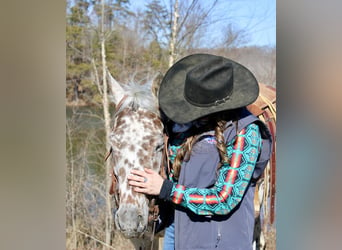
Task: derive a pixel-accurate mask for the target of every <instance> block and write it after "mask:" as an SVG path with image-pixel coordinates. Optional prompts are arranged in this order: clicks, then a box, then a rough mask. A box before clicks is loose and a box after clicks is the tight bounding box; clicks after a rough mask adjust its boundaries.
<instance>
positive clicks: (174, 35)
mask: <svg viewBox="0 0 342 250" xmlns="http://www.w3.org/2000/svg"><path fill="white" fill-rule="evenodd" d="M178 18H179V13H178V0H175V4H174V12H173V22H172V27H171V38H170V44H169V53H170V54H169V67H171V66H172V65H173V64H174V62H175V57H176V52H175V46H176V38H177V26H178Z"/></svg>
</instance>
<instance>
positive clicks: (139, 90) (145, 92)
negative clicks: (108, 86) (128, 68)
mask: <svg viewBox="0 0 342 250" xmlns="http://www.w3.org/2000/svg"><path fill="white" fill-rule="evenodd" d="M152 83H153V81H152V80H151V81H146V82H145V83H143V84H141V83H138V82H134V81H130V82H129V83H128V84H123V85H121V86H122V88H123V89H124V90H125V94H126V97H125V99H124V100H123V102H122V103H121V104H120V107H119V109H118V110H116V114H118V113H119V112H121V111H122V110H123V109H125V108H127V107H129V108H132V109H138V108H139V107H140V108H142V109H145V110H148V111H151V112H153V113H157V114H158V115H159V108H158V104H157V98H156V97H155V96H154V95H153V93H152V90H151V87H152Z"/></svg>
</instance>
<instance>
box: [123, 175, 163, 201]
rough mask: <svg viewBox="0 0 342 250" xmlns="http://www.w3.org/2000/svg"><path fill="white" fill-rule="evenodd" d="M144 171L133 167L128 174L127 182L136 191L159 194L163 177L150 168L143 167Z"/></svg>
mask: <svg viewBox="0 0 342 250" xmlns="http://www.w3.org/2000/svg"><path fill="white" fill-rule="evenodd" d="M144 170H145V171H142V170H137V169H133V170H132V171H131V174H130V175H128V177H127V179H128V184H129V185H131V186H132V187H133V190H134V191H135V192H138V193H144V194H150V195H159V193H160V189H161V187H162V185H163V182H164V179H163V177H161V176H160V175H159V174H158V173H157V172H154V171H153V170H152V169H149V168H145V169H144Z"/></svg>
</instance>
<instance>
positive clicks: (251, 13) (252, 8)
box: [131, 0, 276, 47]
mask: <svg viewBox="0 0 342 250" xmlns="http://www.w3.org/2000/svg"><path fill="white" fill-rule="evenodd" d="M162 1H163V0H162ZM164 1H166V2H168V0H164ZM180 1H181V0H180ZM200 1H201V2H203V4H208V3H210V2H211V1H212V0H200ZM148 2H150V1H146V0H145V1H144V0H131V8H132V9H137V8H140V9H143V8H144V6H145V5H146V4H147V3H148ZM215 15H217V16H229V20H228V21H224V22H222V23H219V24H216V25H215V27H214V28H213V29H217V32H215V30H214V32H213V33H212V34H213V35H214V36H215V35H216V36H218V38H219V36H221V32H218V30H221V28H222V27H223V26H224V25H227V24H228V23H233V25H234V27H236V28H237V29H243V30H246V31H247V32H248V42H247V43H246V44H245V45H250V46H252V45H256V46H272V47H273V46H276V0H221V1H220V2H219V8H217V10H216V12H215Z"/></svg>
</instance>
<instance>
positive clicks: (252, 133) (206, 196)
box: [168, 123, 262, 215]
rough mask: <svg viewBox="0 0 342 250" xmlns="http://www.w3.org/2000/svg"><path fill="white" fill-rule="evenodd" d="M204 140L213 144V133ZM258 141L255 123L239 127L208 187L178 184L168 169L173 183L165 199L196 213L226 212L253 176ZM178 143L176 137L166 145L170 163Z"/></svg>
mask: <svg viewBox="0 0 342 250" xmlns="http://www.w3.org/2000/svg"><path fill="white" fill-rule="evenodd" d="M204 140H207V142H208V143H210V144H213V145H215V144H216V141H215V137H214V135H211V136H208V137H206V138H204ZM261 142H262V140H261V135H260V132H259V127H258V126H257V125H256V124H254V123H251V124H249V125H248V126H247V127H246V128H244V129H242V130H241V131H240V133H239V134H238V135H237V138H236V140H232V141H230V142H228V146H227V153H228V156H229V159H230V164H224V165H222V166H221V168H220V169H219V170H218V176H217V181H216V183H215V184H214V185H213V186H212V187H210V188H197V187H186V186H184V185H182V184H179V183H177V181H176V180H175V179H174V178H173V175H172V172H171V174H170V176H169V179H170V180H172V181H173V182H174V183H173V186H172V191H171V194H170V197H169V199H168V200H171V201H172V202H173V203H174V204H178V205H180V206H182V207H186V208H187V209H189V210H191V211H192V212H194V213H195V214H198V215H214V214H216V215H224V214H228V213H229V212H231V211H232V210H233V209H234V208H235V207H236V206H237V205H238V204H239V202H240V201H241V199H242V197H243V195H244V193H245V191H246V188H247V186H248V184H249V182H250V180H251V178H252V174H253V171H254V167H255V163H256V161H257V158H258V155H259V152H260V148H261ZM180 143H181V140H177V141H175V142H174V144H173V145H170V146H169V155H170V160H171V162H173V161H174V158H175V156H176V153H177V150H179V148H180V146H179V145H180ZM215 147H216V146H215Z"/></svg>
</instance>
